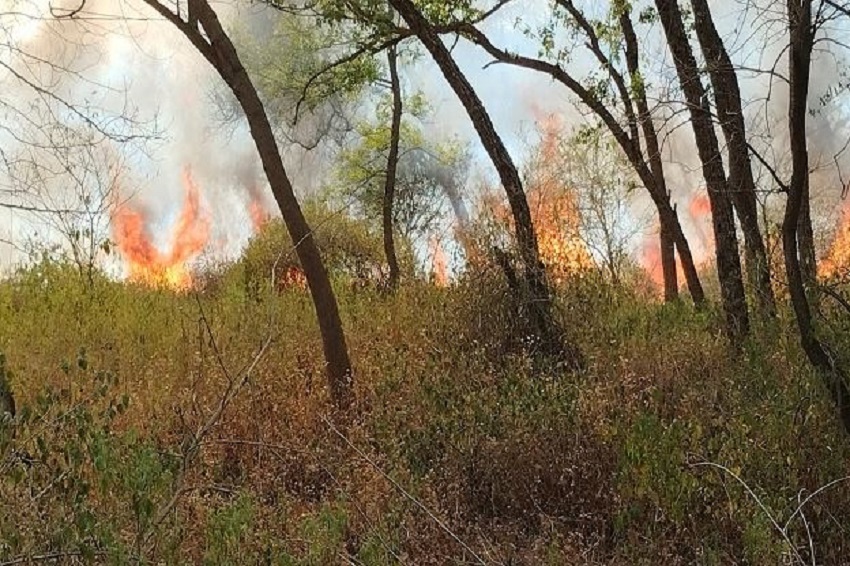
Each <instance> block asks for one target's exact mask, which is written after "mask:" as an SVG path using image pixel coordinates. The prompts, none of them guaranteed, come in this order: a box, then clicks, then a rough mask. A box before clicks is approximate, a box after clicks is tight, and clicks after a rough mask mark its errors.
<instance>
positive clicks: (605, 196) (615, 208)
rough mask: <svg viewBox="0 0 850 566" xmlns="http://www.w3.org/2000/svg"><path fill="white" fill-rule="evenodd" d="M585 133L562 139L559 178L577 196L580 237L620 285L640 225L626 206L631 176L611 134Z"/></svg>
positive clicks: (633, 181) (612, 279) (630, 191)
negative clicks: (561, 169) (560, 172)
mask: <svg viewBox="0 0 850 566" xmlns="http://www.w3.org/2000/svg"><path fill="white" fill-rule="evenodd" d="M583 133H584V132H580V133H579V134H577V135H575V136H573V137H572V138H570V139H566V140H564V141H563V142H562V151H561V153H562V155H561V156H560V159H561V160H562V162H563V165H562V167H563V179H564V182H565V183H566V184H567V185H568V186H569V187H570V188H571V189H572V190H573V191H575V192H576V194H577V196H578V203H579V211H580V225H581V233H582V239H583V240H584V242H585V244H586V245H587V246H588V248H589V249H590V250H591V251H592V252H593V254H594V255H595V256H596V257H597V258H598V259H599V260H600V261H601V263H602V266H603V268H604V269H605V270H606V271H607V272H608V275H609V277H610V278H611V281H612V282H614V283H615V284H619V283H620V282H622V279H623V271H624V269H625V267H626V266H627V265H628V264H629V255H630V254H629V249H630V246H631V243H632V239H633V237H634V236H635V235H636V234H637V233H638V232H640V231H641V229H642V228H644V226H642V225H641V222H640V221H637V222H636V221H635V219H634V218H633V216H632V214H631V212H630V210H629V197H630V195H631V193H632V192H633V188H634V187H635V179H634V178H633V174H630V173H632V172H631V171H630V170H629V165H628V163H624V157H623V155H622V152H620V151H618V148H617V147H616V146H615V142H614V141H613V140H611V139H610V137H608V136H605V135H604V134H603V133H602V132H600V131H599V130H592V131H589V132H588V133H587V135H582V134H583ZM666 241H667V242H670V240H669V239H668V240H666ZM674 270H675V265H674ZM665 283H668V281H666V280H665ZM666 287H667V285H665V292H666V291H667V289H666ZM665 296H667V295H666V294H665ZM668 299H669V296H668Z"/></svg>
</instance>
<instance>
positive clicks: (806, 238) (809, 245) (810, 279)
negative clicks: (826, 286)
mask: <svg viewBox="0 0 850 566" xmlns="http://www.w3.org/2000/svg"><path fill="white" fill-rule="evenodd" d="M801 199H802V202H801V204H800V220H799V222H798V223H797V244H798V245H799V246H800V262H801V268H802V270H803V282H804V283H805V285H806V287H807V288H811V287H814V285H815V284H816V283H817V276H818V263H817V255H816V254H815V233H814V228H813V227H812V205H811V202H812V201H811V195H810V193H809V175H808V174H807V175H806V182H805V183H804V184H803V194H802V197H801Z"/></svg>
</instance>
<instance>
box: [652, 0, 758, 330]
mask: <svg viewBox="0 0 850 566" xmlns="http://www.w3.org/2000/svg"><path fill="white" fill-rule="evenodd" d="M655 6H656V8H657V9H658V16H659V18H660V20H661V25H662V27H663V28H664V34H665V36H666V37H667V45H668V47H669V49H670V52H671V54H672V55H673V61H674V63H675V66H676V72H677V74H678V77H679V85H680V87H681V88H682V91H683V93H684V95H685V101H686V103H687V105H688V111H689V115H690V117H691V126H692V127H693V131H694V138H695V140H696V144H697V151H698V153H699V158H700V161H701V162H702V172H703V177H704V178H705V182H706V185H707V188H708V198H709V200H710V201H711V220H712V226H713V228H714V241H715V257H716V259H717V272H718V277H719V278H720V294H721V300H722V303H723V311H724V314H725V316H726V332H727V334H728V336H729V337H730V338H731V339H732V340H736V339H739V338H741V337H742V336H745V335H747V334H748V333H749V325H750V323H749V313H748V310H747V298H746V295H745V292H744V283H743V280H742V277H741V257H740V255H739V253H738V239H737V235H736V232H735V218H734V212H733V210H732V200H731V198H730V195H729V187H728V184H727V182H726V172H725V171H724V170H723V159H722V156H721V154H720V146H719V144H718V141H717V136H716V134H715V132H714V121H713V118H712V115H711V110H710V108H709V103H708V95H707V92H706V90H705V87H704V86H703V84H702V78H701V77H700V74H699V69H698V67H697V62H696V59H695V58H694V54H693V51H692V50H691V45H690V42H689V40H688V35H687V32H686V31H685V24H684V22H683V21H682V12H681V10H680V9H679V4H678V1H677V0H655Z"/></svg>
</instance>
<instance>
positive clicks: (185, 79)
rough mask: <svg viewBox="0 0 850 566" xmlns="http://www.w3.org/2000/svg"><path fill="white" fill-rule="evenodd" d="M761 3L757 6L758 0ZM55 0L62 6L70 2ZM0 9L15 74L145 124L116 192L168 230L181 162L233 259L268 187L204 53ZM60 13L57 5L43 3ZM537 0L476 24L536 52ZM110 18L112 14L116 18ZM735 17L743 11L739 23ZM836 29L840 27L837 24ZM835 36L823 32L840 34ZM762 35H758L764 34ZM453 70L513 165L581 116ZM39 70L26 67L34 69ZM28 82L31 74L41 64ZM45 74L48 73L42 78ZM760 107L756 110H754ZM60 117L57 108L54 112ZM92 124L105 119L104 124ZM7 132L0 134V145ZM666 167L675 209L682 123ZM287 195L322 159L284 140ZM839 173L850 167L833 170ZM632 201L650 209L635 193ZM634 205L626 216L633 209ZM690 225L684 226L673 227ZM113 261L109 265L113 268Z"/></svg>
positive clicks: (757, 80)
mask: <svg viewBox="0 0 850 566" xmlns="http://www.w3.org/2000/svg"><path fill="white" fill-rule="evenodd" d="M766 1H768V0H766ZM72 3H73V2H72V1H68V2H67V3H66V4H67V5H70V4H72ZM3 5H5V6H4V8H3V9H2V14H0V30H2V32H0V33H4V34H5V37H3V36H2V35H0V62H4V63H5V64H7V65H9V66H10V67H12V68H15V69H18V70H20V69H21V68H22V67H21V63H20V54H19V52H17V51H15V50H14V49H13V47H14V46H20V47H22V48H23V50H25V51H27V52H33V53H37V54H42V55H44V56H45V57H49V58H58V59H59V60H61V61H63V62H66V63H68V64H69V65H70V66H72V67H73V69H74V70H75V71H76V72H77V75H75V76H74V77H75V78H73V79H66V80H63V81H61V83H58V84H59V87H60V91H61V93H62V94H63V95H64V96H65V97H67V99H68V100H69V101H79V100H83V101H85V103H86V104H88V105H89V107H90V108H94V109H96V110H97V111H98V112H99V114H98V115H99V116H101V117H105V116H108V115H109V114H110V113H120V112H125V111H126V110H128V109H130V110H131V111H132V114H133V116H134V118H135V119H136V120H137V121H138V122H139V123H140V124H144V126H145V127H146V128H148V129H150V131H153V132H155V134H156V136H155V137H156V139H154V140H151V141H149V142H146V143H144V144H137V145H134V146H133V147H134V150H133V151H126V150H124V149H122V150H119V152H120V153H121V154H122V155H123V156H125V159H126V163H125V170H124V173H123V175H122V183H121V193H122V197H124V198H133V199H134V202H136V203H137V204H138V206H140V207H143V208H144V209H145V210H147V211H148V212H149V216H150V217H151V218H153V219H154V226H153V231H154V232H155V233H157V234H160V235H161V234H164V233H166V232H167V227H168V226H169V225H170V223H172V222H173V221H174V218H175V217H176V216H177V214H178V210H179V207H180V205H181V203H182V198H183V194H182V188H181V185H180V178H181V174H182V171H183V169H184V167H186V166H187V165H188V166H190V167H191V169H192V172H193V175H194V177H195V178H196V181H197V182H198V184H199V185H200V186H201V187H202V191H203V194H204V200H205V204H206V206H207V207H208V208H209V210H210V214H211V215H212V217H213V219H214V222H213V227H214V229H213V236H212V239H213V241H214V243H215V246H214V247H215V249H216V250H217V253H219V254H221V255H224V256H229V257H232V256H234V255H235V254H237V253H238V251H239V250H240V249H241V247H242V246H243V245H244V244H245V242H246V241H247V239H248V237H249V236H250V232H251V231H250V228H249V227H250V222H249V216H248V212H247V206H246V204H247V202H248V200H249V199H250V196H251V194H253V193H252V191H256V190H257V187H258V186H259V187H260V189H259V191H260V193H261V194H263V195H264V197H263V198H264V199H265V202H266V203H267V204H268V205H269V207H270V208H272V202H271V199H270V195H269V193H268V190H267V189H266V188H265V186H264V182H263V178H262V175H261V171H260V169H259V165H258V160H257V156H256V152H255V151H254V148H253V144H252V142H251V140H250V138H249V136H248V135H247V133H246V132H245V130H244V128H237V129H235V130H233V129H232V128H222V127H221V124H220V123H219V122H218V120H217V119H216V117H215V110H216V107H215V105H214V104H213V103H212V102H211V93H212V91H213V88H214V86H213V85H215V84H216V81H217V80H218V79H217V78H216V77H215V75H214V72H213V70H212V69H211V68H210V66H209V64H208V63H207V62H206V61H204V60H203V59H202V58H201V57H200V56H199V55H198V54H197V53H196V52H195V51H194V49H193V48H192V47H191V46H190V45H189V43H188V41H186V40H185V38H183V37H182V36H181V35H180V34H179V33H178V32H176V31H175V30H173V29H172V28H171V26H170V25H169V24H167V23H165V22H162V21H158V20H156V19H155V18H154V19H152V18H151V14H150V12H149V11H147V10H146V9H144V8H142V7H141V6H140V3H139V2H137V1H133V0H127V1H124V2H110V1H107V0H90V3H89V4H88V6H87V9H88V11H89V14H90V15H91V17H90V18H89V20H88V21H87V24H86V26H84V29H82V30H81V29H77V28H74V26H73V24H69V23H60V22H56V21H53V20H51V19H50V18H49V17H48V18H44V17H42V18H28V17H20V16H16V15H15V13H19V12H25V13H30V14H40V15H42V16H44V15H45V14H47V6H48V1H47V0H2V1H0V6H3ZM54 6H58V7H60V8H61V7H62V6H63V3H62V2H59V3H58V4H57V3H54ZM214 6H215V7H216V9H217V10H219V11H220V13H221V14H222V16H223V19H224V21H225V22H229V23H232V22H234V21H235V20H236V19H237V18H239V17H240V16H241V15H243V14H244V12H245V11H246V10H247V11H256V10H257V8H256V7H244V6H247V3H246V4H241V5H240V6H243V7H240V8H239V9H233V8H232V6H228V5H225V4H222V3H217V4H215V5H214ZM712 6H713V9H715V14H716V17H717V21H718V25H719V26H720V27H721V29H722V31H723V34H724V36H726V37H727V38H729V39H730V45H731V46H732V47H731V48H730V49H731V50H732V51H733V56H735V57H737V58H738V59H740V60H741V61H744V62H747V64H750V63H752V64H753V65H754V66H755V65H756V64H763V63H764V61H766V60H769V59H770V58H771V57H775V56H776V54H778V53H779V49H780V46H778V45H771V44H770V43H769V42H766V41H764V39H763V38H762V37H760V36H758V35H756V36H754V37H753V36H748V35H747V33H750V29H753V26H748V22H750V21H754V20H752V18H754V17H755V16H754V15H753V14H752V13H751V12H748V13H744V12H742V10H741V4H739V3H738V2H736V1H735V0H724V1H722V2H721V1H718V2H714V3H713V5H712ZM547 15H548V2H547V1H546V0H522V1H518V2H515V3H514V4H513V6H509V7H508V8H506V9H504V10H503V11H502V13H500V14H499V15H498V16H496V17H495V18H493V19H492V20H491V21H489V22H488V23H487V24H486V26H485V28H484V29H485V31H486V32H487V33H488V34H489V35H490V36H491V38H492V40H493V41H494V43H496V44H497V45H501V46H504V47H506V48H508V49H511V50H515V51H519V52H524V53H528V54H530V55H534V54H535V53H536V51H537V47H536V45H535V43H534V42H533V40H530V39H528V38H526V37H525V36H524V35H523V34H522V33H521V32H520V31H518V29H517V25H516V22H517V18H518V17H520V16H521V17H522V19H523V21H524V22H525V23H527V24H530V25H536V24H539V23H542V22H545V21H546V18H547ZM116 16H120V17H121V21H118V20H117V19H116ZM748 18H750V19H749V20H748ZM839 32H840V33H843V32H844V30H839ZM839 32H836V33H839ZM645 33H646V37H645V39H646V40H647V45H650V46H655V47H654V51H651V52H650V53H649V54H648V57H649V58H650V59H652V60H653V61H655V62H656V65H657V72H658V73H659V77H661V76H664V74H665V73H666V74H667V75H668V76H669V74H670V73H671V68H672V67H671V66H670V62H669V61H668V60H666V59H667V55H666V52H665V50H664V49H663V43H662V38H661V36H660V30H658V29H657V28H654V29H650V30H648V31H646V32H645ZM763 33H765V34H766V33H767V32H763ZM453 54H454V56H455V57H456V59H457V60H458V62H459V64H460V66H461V67H462V69H463V70H464V71H465V72H466V73H467V75H468V77H469V78H470V81H471V82H472V84H473V86H474V87H475V88H476V91H477V92H478V93H479V95H480V97H481V98H482V100H483V101H484V103H485V106H486V107H487V109H488V110H489V112H490V113H491V116H492V118H493V121H494V124H495V125H496V127H497V130H498V131H499V132H500V133H501V134H502V135H503V136H504V138H505V140H506V143H507V145H508V148H509V150H510V152H511V154H512V156H514V158H515V159H516V160H517V161H518V162H520V163H521V162H522V160H523V158H524V156H525V155H527V152H528V148H529V147H530V144H531V143H532V142H533V141H534V140H535V139H536V128H535V122H536V121H537V120H540V119H542V118H545V117H546V116H547V115H549V114H551V113H557V114H559V115H561V116H562V117H564V118H565V122H566V123H567V124H569V125H571V126H577V125H579V124H581V123H583V122H584V120H585V118H584V117H583V114H582V113H583V111H582V109H581V108H580V107H579V106H576V104H575V102H574V99H573V98H572V97H571V96H570V95H569V94H568V93H567V92H566V90H565V89H564V88H563V87H561V86H560V85H557V84H555V83H553V82H552V81H551V80H549V79H548V78H547V77H545V76H543V75H541V74H538V73H533V72H530V71H525V70H521V69H516V68H511V67H508V66H505V65H487V64H488V63H489V62H490V60H489V58H488V57H487V56H486V54H484V53H483V52H482V51H481V50H479V49H478V48H476V47H475V46H473V45H470V44H469V43H467V42H464V41H460V42H458V43H457V45H456V46H455V48H454V50H453ZM571 65H572V66H573V67H576V66H577V67H578V68H582V67H584V68H589V62H588V59H587V58H586V54H584V53H583V52H582V53H580V54H577V55H576V57H575V60H574V61H573V62H572V63H571ZM36 67H38V66H36ZM403 72H404V81H405V86H406V87H407V88H408V89H411V90H414V89H419V90H422V91H423V92H424V93H425V94H426V95H427V97H428V99H429V101H430V102H431V104H432V106H433V108H434V115H433V118H432V119H431V120H430V121H429V124H428V126H427V133H428V134H429V135H434V136H437V137H450V136H457V137H459V138H460V139H465V140H471V141H472V149H473V154H474V156H475V158H476V159H475V161H476V163H477V166H476V171H475V172H474V174H475V175H476V176H481V177H483V178H486V179H490V180H492V179H493V178H494V175H493V170H492V167H491V166H490V165H489V163H488V161H487V159H486V155H485V154H484V152H483V150H482V148H481V146H480V144H478V143H477V142H476V141H475V134H474V130H473V129H472V126H471V124H470V122H469V120H468V117H467V115H466V113H465V110H464V109H463V108H462V106H461V105H460V104H459V102H458V100H457V99H456V97H455V95H454V93H453V92H452V91H451V90H450V89H449V88H448V86H447V84H446V83H445V81H444V80H443V78H442V76H441V75H440V73H439V70H438V69H437V68H436V66H435V65H434V64H433V63H432V62H431V61H430V60H429V58H428V57H421V58H419V59H418V61H417V62H416V63H415V64H413V65H411V66H408V67H406V68H405V69H404V71H403ZM836 73H837V66H836V65H835V64H834V63H831V62H830V60H829V58H822V59H821V60H819V62H818V63H817V64H816V65H815V69H814V72H813V93H817V92H822V91H825V89H826V85H827V84H829V82H830V81H832V80H834V78H835V76H836ZM36 75H37V78H39V79H44V78H45V76H44V75H43V74H42V72H41V71H39V72H38V73H36ZM48 80H50V79H49V78H48ZM0 84H5V85H7V88H6V89H5V94H4V96H6V97H9V96H12V97H13V98H14V97H16V98H15V104H17V105H18V107H26V106H27V104H29V98H32V93H31V92H28V91H27V89H25V88H23V87H20V85H18V87H17V88H11V89H10V88H8V85H10V84H12V85H14V84H15V80H14V78H13V77H11V76H10V72H9V71H8V70H6V69H0ZM742 88H743V89H744V92H745V97H746V98H750V99H754V100H759V99H762V98H766V94H767V93H768V92H769V93H770V95H771V96H770V101H769V102H766V103H762V102H754V103H753V108H755V110H752V113H753V115H754V116H755V117H756V118H755V122H754V125H757V126H759V127H760V128H764V126H765V125H771V124H773V123H774V122H775V121H776V120H777V119H778V118H777V117H779V116H781V115H782V111H783V105H784V102H785V100H784V98H783V93H782V89H781V87H777V86H776V85H771V84H770V83H769V82H768V81H767V80H766V79H765V77H764V76H755V77H752V78H745V79H744V80H743V83H742ZM759 104H760V106H759ZM59 111H60V112H66V113H67V112H68V110H67V109H61V108H60V110H59ZM810 121H811V131H812V134H813V135H812V137H811V141H812V146H813V149H814V150H816V152H820V153H821V154H823V155H824V156H827V157H828V158H829V159H827V157H825V158H824V161H829V160H830V159H831V156H832V155H833V154H834V153H836V152H837V151H838V150H839V149H840V148H841V147H842V144H843V143H844V141H845V140H846V139H847V135H846V111H845V105H844V103H840V104H838V105H836V106H834V107H832V108H831V109H830V110H829V111H828V112H823V113H821V114H820V115H815V116H813V117H812V118H811V119H810ZM104 122H106V120H105V119H104ZM764 129H765V134H764V136H763V138H762V139H763V143H764V146H765V147H766V148H771V149H773V150H774V151H775V152H776V154H777V155H781V154H782V152H783V151H784V150H785V146H787V143H786V141H785V140H784V139H783V137H782V133H783V132H782V131H781V130H779V131H775V130H770V131H768V130H767V129H766V128H764ZM10 142H11V143H12V145H14V140H10V139H9V134H8V133H7V134H2V133H0V143H2V144H4V146H3V147H4V149H5V150H6V151H8V149H7V147H8V145H9V143H10ZM665 152H666V153H665V155H666V156H667V158H668V160H669V162H670V164H669V166H668V172H669V175H670V184H671V189H672V191H673V195H674V199H676V200H677V201H679V202H680V205H681V206H680V210H681V209H683V208H686V207H687V205H688V202H689V200H690V199H691V198H692V196H693V195H694V194H695V193H698V192H699V191H700V190H701V186H702V179H701V174H700V171H699V167H698V165H699V162H698V160H697V157H696V151H695V148H694V144H693V140H692V136H691V134H690V132H689V129H688V128H681V127H680V128H676V129H675V130H674V131H673V132H672V134H671V136H670V138H669V139H668V140H667V144H666V146H665ZM284 157H285V160H286V163H287V165H288V171H289V172H290V174H291V176H292V180H293V184H294V185H295V187H296V190H297V191H298V192H300V193H302V194H304V193H308V192H310V191H313V190H316V189H317V188H318V187H317V181H318V180H320V179H321V178H322V174H323V173H325V172H327V170H328V164H327V163H325V162H323V161H321V159H319V158H318V157H317V156H311V155H304V154H303V152H300V151H296V150H292V149H288V148H284ZM846 170H847V171H848V172H850V166H848V167H847V168H846ZM834 177H835V172H834V168H833V169H832V170H830V171H827V172H825V173H823V177H822V184H823V185H824V186H829V187H830V190H829V191H827V193H828V198H827V202H831V203H833V205H832V206H835V203H837V202H838V201H837V198H836V195H837V194H838V191H836V190H834V189H832V188H831V187H833V186H834V185H835V184H836V180H835V178H834ZM635 206H636V208H638V209H641V210H642V209H645V208H647V207H648V206H649V203H648V200H646V199H643V200H641V199H640V198H639V199H638V200H637V203H636V204H635ZM639 212H640V211H636V213H639ZM7 215H8V217H9V221H8V222H7V221H6V220H0V240H12V241H13V242H15V243H20V242H21V241H23V240H25V239H26V238H29V237H32V236H33V235H34V234H35V233H36V232H39V233H40V234H43V232H44V230H43V227H42V226H40V225H39V224H38V221H36V222H33V221H32V220H31V219H30V218H29V217H28V216H27V215H25V214H16V213H14V212H11V211H3V210H0V219H2V218H3V217H5V216H7ZM691 228H693V227H689V226H686V229H691ZM23 257H24V256H23V255H22V254H21V252H20V251H17V250H16V249H15V247H14V246H10V245H8V244H4V243H2V242H0V266H7V267H8V266H9V265H11V264H14V263H16V262H19V261H20V260H21V259H23ZM113 267H114V266H113Z"/></svg>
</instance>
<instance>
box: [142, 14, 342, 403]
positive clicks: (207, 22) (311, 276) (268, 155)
mask: <svg viewBox="0 0 850 566" xmlns="http://www.w3.org/2000/svg"><path fill="white" fill-rule="evenodd" d="M145 3H146V4H147V5H148V6H150V7H151V8H153V9H154V10H155V11H156V12H157V13H158V14H159V15H161V16H162V17H163V18H165V19H166V20H167V21H169V22H170V23H171V24H172V25H173V26H174V27H175V28H177V29H178V30H179V31H180V32H182V33H183V35H184V36H186V38H187V39H188V40H189V41H190V42H191V43H192V45H193V46H194V47H195V49H197V50H198V52H199V53H200V54H201V55H202V56H203V57H204V58H205V59H206V60H207V61H208V62H209V63H210V64H211V65H212V66H213V67H214V68H215V70H216V71H217V72H218V74H219V76H221V78H222V79H223V80H224V82H225V83H227V86H228V87H230V89H231V91H232V92H233V95H234V96H235V97H236V99H237V100H238V101H239V104H240V106H241V108H242V110H243V111H244V113H245V117H246V119H247V121H248V126H249V128H250V130H251V136H252V138H253V139H254V142H255V144H256V146H257V151H258V152H259V154H260V159H261V161H262V163H263V169H264V170H265V173H266V177H267V178H268V181H269V184H270V185H271V189H272V193H273V194H274V197H275V200H276V201H277V204H278V207H279V208H280V211H281V214H282V215H283V221H284V223H285V224H286V228H287V230H288V232H289V235H290V237H291V238H292V241H293V244H294V247H295V251H296V253H297V255H298V259H299V261H300V262H301V266H302V268H303V269H304V274H305V275H306V277H307V284H308V286H309V288H310V294H311V296H312V299H313V305H314V307H315V310H316V317H317V318H318V322H319V328H320V330H321V335H322V347H323V350H324V356H325V362H326V364H327V366H326V372H327V376H328V382H329V385H330V392H331V397H332V399H333V401H334V403H335V405H336V406H337V408H339V409H346V408H348V407H349V406H350V405H351V403H352V401H353V397H354V393H353V376H352V368H351V361H350V359H349V356H348V347H347V345H346V341H345V334H344V332H343V328H342V321H341V319H340V315H339V308H338V306H337V302H336V297H335V295H334V291H333V288H332V287H331V283H330V278H329V277H328V273H327V270H326V269H325V266H324V263H323V262H322V258H321V255H320V254H319V249H318V247H317V246H316V242H315V240H314V238H313V234H312V230H311V229H310V226H309V225H308V224H307V221H306V219H305V218H304V214H303V213H302V211H301V207H300V205H299V203H298V199H297V198H296V196H295V192H294V190H293V187H292V184H291V183H290V181H289V177H288V175H287V172H286V169H285V168H284V166H283V161H282V160H281V156H280V151H279V149H278V145H277V140H276V139H275V136H274V132H273V130H272V127H271V124H270V122H269V119H268V116H267V115H266V112H265V109H264V107H263V103H262V101H261V100H260V96H259V94H258V93H257V89H256V88H255V87H254V84H253V83H252V82H251V79H250V77H249V76H248V73H247V71H246V69H245V66H244V65H243V64H242V61H241V60H240V58H239V55H238V54H237V52H236V49H235V47H234V46H233V42H232V41H231V39H230V37H229V36H228V35H227V33H226V32H225V31H224V29H223V28H222V25H221V22H220V21H219V19H218V16H217V14H216V13H215V11H214V10H213V9H212V7H211V6H210V4H209V2H208V1H207V0H193V1H190V2H189V7H188V10H187V12H186V13H184V12H181V11H180V9H179V5H178V6H177V8H176V10H175V11H172V9H171V8H170V7H168V6H166V5H165V4H162V3H161V2H158V1H157V0H145ZM184 18H185V19H184ZM194 22H197V24H196V25H193V23H194Z"/></svg>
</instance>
